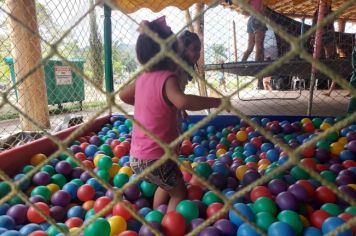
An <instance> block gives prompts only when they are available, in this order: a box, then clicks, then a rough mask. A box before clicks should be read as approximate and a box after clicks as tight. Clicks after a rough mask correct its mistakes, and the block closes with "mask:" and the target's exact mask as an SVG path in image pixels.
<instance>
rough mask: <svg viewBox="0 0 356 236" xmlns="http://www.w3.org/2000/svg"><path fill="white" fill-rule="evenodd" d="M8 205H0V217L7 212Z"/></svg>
mask: <svg viewBox="0 0 356 236" xmlns="http://www.w3.org/2000/svg"><path fill="white" fill-rule="evenodd" d="M9 208H10V205H9V204H7V203H3V204H1V205H0V216H2V215H6V212H7V210H9Z"/></svg>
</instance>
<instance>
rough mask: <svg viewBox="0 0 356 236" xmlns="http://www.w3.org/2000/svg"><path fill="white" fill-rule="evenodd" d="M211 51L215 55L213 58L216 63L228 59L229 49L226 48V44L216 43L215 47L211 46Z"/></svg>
mask: <svg viewBox="0 0 356 236" xmlns="http://www.w3.org/2000/svg"><path fill="white" fill-rule="evenodd" d="M211 50H212V54H213V55H212V57H213V60H214V62H215V63H217V62H219V61H221V60H226V59H227V55H226V51H227V48H226V47H225V46H224V44H218V43H214V44H213V45H211Z"/></svg>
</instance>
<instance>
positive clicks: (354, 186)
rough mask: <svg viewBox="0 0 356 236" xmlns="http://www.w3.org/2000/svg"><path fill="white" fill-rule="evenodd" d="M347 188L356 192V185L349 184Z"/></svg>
mask: <svg viewBox="0 0 356 236" xmlns="http://www.w3.org/2000/svg"><path fill="white" fill-rule="evenodd" d="M347 186H349V187H351V188H353V189H354V190H356V184H348V185H347Z"/></svg>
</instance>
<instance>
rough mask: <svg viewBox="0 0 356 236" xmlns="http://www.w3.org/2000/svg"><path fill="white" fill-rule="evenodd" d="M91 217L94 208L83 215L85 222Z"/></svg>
mask: <svg viewBox="0 0 356 236" xmlns="http://www.w3.org/2000/svg"><path fill="white" fill-rule="evenodd" d="M93 215H95V211H94V208H92V209H90V210H89V211H87V212H86V213H85V220H87V219H90V218H91V217H92V216H93Z"/></svg>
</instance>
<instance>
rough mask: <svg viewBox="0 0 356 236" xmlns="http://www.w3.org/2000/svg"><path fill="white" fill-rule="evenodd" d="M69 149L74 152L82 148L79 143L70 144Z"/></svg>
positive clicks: (80, 150)
mask: <svg viewBox="0 0 356 236" xmlns="http://www.w3.org/2000/svg"><path fill="white" fill-rule="evenodd" d="M70 150H72V152H73V153H74V154H76V153H78V152H82V151H83V150H82V148H81V147H80V146H79V145H72V146H71V147H70Z"/></svg>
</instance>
